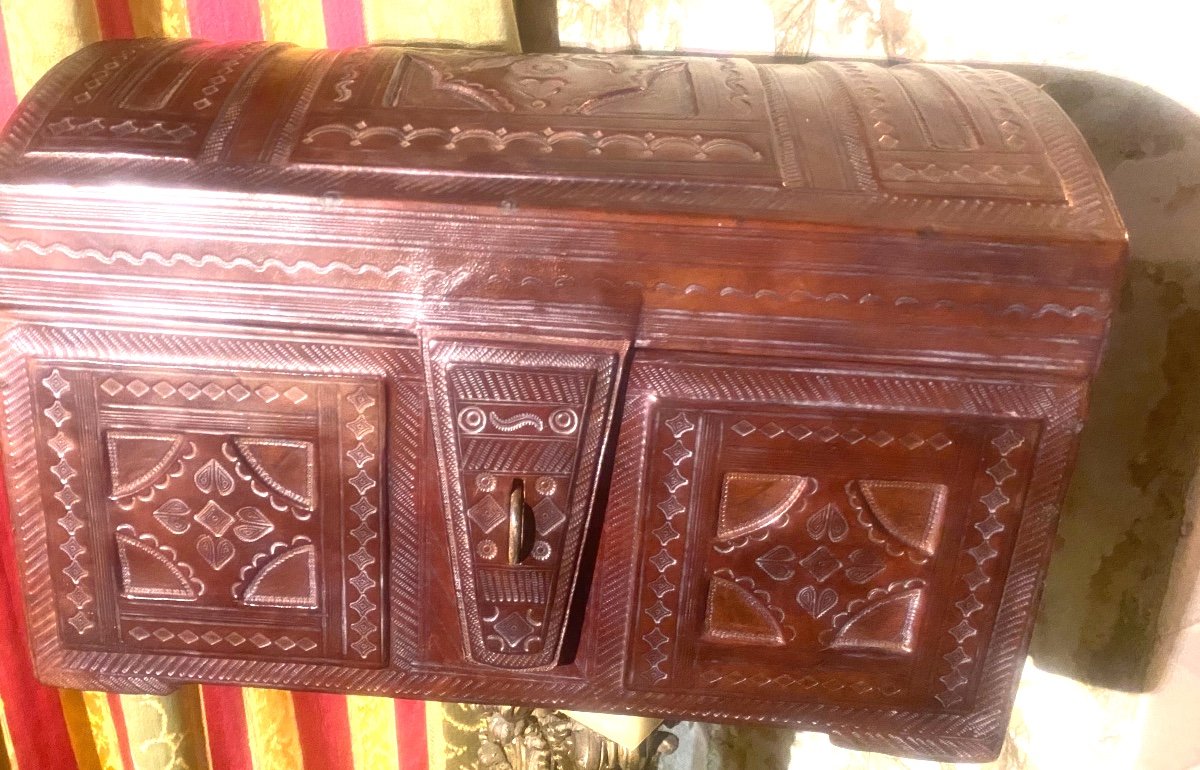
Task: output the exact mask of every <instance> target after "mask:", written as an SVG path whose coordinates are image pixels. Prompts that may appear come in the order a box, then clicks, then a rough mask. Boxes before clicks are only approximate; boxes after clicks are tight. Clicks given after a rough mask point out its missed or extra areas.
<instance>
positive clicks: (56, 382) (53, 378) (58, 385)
mask: <svg viewBox="0 0 1200 770" xmlns="http://www.w3.org/2000/svg"><path fill="white" fill-rule="evenodd" d="M42 384H43V385H45V386H46V390H48V391H50V394H51V395H53V396H54V397H55V398H60V397H61V396H62V394H63V393H66V392H67V391H68V390H70V389H71V383H69V382H67V379H66V378H65V377H63V376H62V373H61V372H59V371H58V370H57V369H55V370H54V371H52V372H50V376H49V377H47V378H46V379H44V380H42Z"/></svg>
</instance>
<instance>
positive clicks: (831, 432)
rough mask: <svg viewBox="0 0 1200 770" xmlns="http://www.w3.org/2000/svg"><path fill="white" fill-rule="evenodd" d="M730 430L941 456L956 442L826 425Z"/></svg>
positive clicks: (744, 425) (746, 424)
mask: <svg viewBox="0 0 1200 770" xmlns="http://www.w3.org/2000/svg"><path fill="white" fill-rule="evenodd" d="M729 429H730V430H731V431H733V432H734V433H736V434H738V435H739V436H742V437H743V438H745V437H746V436H749V435H750V434H751V433H754V432H758V433H761V434H762V435H764V436H766V437H767V438H778V437H779V436H783V435H787V436H791V437H792V438H794V439H795V440H797V441H808V440H810V439H814V440H816V441H821V442H824V443H826V444H828V443H830V442H831V441H836V440H838V439H841V440H842V441H845V442H846V443H847V444H849V445H851V446H854V445H855V444H858V443H860V442H863V441H869V442H871V443H872V444H874V445H875V446H877V447H880V448H883V447H885V446H888V445H889V444H892V443H893V442H899V443H900V445H901V446H903V447H905V448H906V449H910V450H917V449H920V448H921V447H923V446H928V447H931V448H932V449H933V450H934V451H936V452H940V451H942V450H943V449H945V448H946V447H948V446H951V445H952V444H953V443H954V442H953V441H952V440H951V439H950V437H948V436H947V435H946V434H944V433H935V434H934V435H932V436H928V437H926V436H921V435H918V434H917V433H906V434H905V435H903V436H900V437H896V436H894V435H892V434H891V433H888V432H887V431H885V430H877V431H875V432H874V433H872V434H870V435H867V434H866V433H863V432H862V431H860V430H858V429H857V428H851V429H850V430H844V431H843V430H838V429H837V428H834V427H833V426H831V425H825V426H823V427H820V428H810V427H809V426H807V425H804V424H796V425H791V426H787V427H784V426H782V425H780V424H779V423H777V422H768V423H766V424H765V425H756V424H755V423H752V422H750V421H749V420H739V421H738V422H735V423H734V424H733V425H730V426H729Z"/></svg>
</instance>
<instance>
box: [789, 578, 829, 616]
mask: <svg viewBox="0 0 1200 770" xmlns="http://www.w3.org/2000/svg"><path fill="white" fill-rule="evenodd" d="M837 599H838V597H837V594H836V593H835V592H834V590H833V589H832V588H822V589H821V590H820V591H817V589H816V588H814V587H813V586H804V588H801V589H800V593H798V594H796V601H797V602H798V603H799V604H800V608H801V609H803V610H804V611H805V612H807V613H808V614H809V615H812V616H813V617H814V618H819V617H821V616H822V615H824V614H825V613H827V612H829V611H830V610H832V609H833V607H834V605H835V604H837Z"/></svg>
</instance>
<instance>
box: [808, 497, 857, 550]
mask: <svg viewBox="0 0 1200 770" xmlns="http://www.w3.org/2000/svg"><path fill="white" fill-rule="evenodd" d="M804 526H805V529H807V530H808V536H809V537H811V538H812V539H813V540H821V539H822V538H824V537H826V536H828V537H829V540H830V541H831V542H834V543H840V542H842V541H843V540H845V539H846V535H848V534H849V533H850V525H849V524H847V523H846V517H845V516H844V515H843V514H842V509H841V508H838V507H837V506H836V505H834V504H833V503H829V504H828V505H826V506H825V507H824V508H822V509H821V510H819V511H817V512H816V513H814V514H813V515H812V516H809V517H808V521H807V522H805V525H804Z"/></svg>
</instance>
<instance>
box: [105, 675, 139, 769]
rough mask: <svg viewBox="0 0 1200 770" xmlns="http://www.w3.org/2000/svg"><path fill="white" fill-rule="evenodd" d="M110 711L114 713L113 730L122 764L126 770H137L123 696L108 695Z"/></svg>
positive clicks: (112, 693) (113, 693)
mask: <svg viewBox="0 0 1200 770" xmlns="http://www.w3.org/2000/svg"><path fill="white" fill-rule="evenodd" d="M108 710H109V711H110V712H112V721H113V728H114V729H115V730H116V732H117V746H118V748H119V749H120V751H121V763H122V764H123V765H125V768H126V770H137V765H135V764H134V763H133V750H132V749H131V748H130V746H129V728H128V727H126V725H125V707H124V706H122V705H121V696H120V695H118V694H117V693H115V692H110V693H108Z"/></svg>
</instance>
